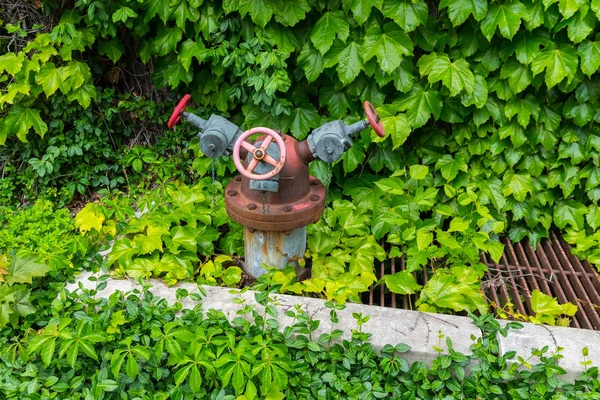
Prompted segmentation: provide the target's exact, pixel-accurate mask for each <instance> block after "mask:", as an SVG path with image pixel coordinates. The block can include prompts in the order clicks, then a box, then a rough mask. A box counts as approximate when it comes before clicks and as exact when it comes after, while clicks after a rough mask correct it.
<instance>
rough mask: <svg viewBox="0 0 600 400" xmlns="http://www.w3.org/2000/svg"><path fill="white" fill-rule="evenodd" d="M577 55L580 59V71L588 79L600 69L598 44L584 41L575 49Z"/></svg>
mask: <svg viewBox="0 0 600 400" xmlns="http://www.w3.org/2000/svg"><path fill="white" fill-rule="evenodd" d="M577 54H579V57H581V70H582V71H583V73H584V74H586V75H587V76H588V77H591V76H592V74H593V73H595V72H596V71H598V68H599V67H600V43H598V42H591V41H589V40H586V41H585V42H583V43H581V44H580V45H579V47H578V48H577Z"/></svg>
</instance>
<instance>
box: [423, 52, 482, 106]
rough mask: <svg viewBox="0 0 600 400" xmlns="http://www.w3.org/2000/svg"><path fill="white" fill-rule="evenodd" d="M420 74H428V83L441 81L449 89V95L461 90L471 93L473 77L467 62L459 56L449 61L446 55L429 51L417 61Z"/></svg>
mask: <svg viewBox="0 0 600 400" xmlns="http://www.w3.org/2000/svg"><path fill="white" fill-rule="evenodd" d="M417 67H419V73H420V74H421V76H425V75H427V76H428V80H429V82H430V83H434V82H438V81H442V83H443V84H444V86H446V87H447V88H448V89H450V95H451V96H456V95H457V94H458V93H460V92H461V91H462V90H464V91H465V92H467V93H472V92H473V89H474V86H475V77H474V76H473V73H472V72H471V70H470V69H469V63H468V62H467V61H465V60H464V59H462V58H460V59H458V60H456V61H454V62H451V61H450V59H449V58H448V56H447V55H445V54H442V55H437V54H436V53H431V54H428V55H426V56H423V57H421V58H420V59H419V61H418V62H417Z"/></svg>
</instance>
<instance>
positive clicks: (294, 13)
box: [275, 0, 312, 26]
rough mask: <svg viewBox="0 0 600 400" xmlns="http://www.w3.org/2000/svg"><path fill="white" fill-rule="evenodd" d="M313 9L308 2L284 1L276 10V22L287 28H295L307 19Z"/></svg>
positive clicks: (303, 0) (302, 0) (300, 0)
mask: <svg viewBox="0 0 600 400" xmlns="http://www.w3.org/2000/svg"><path fill="white" fill-rule="evenodd" d="M311 8H312V7H311V5H310V4H309V3H308V1H307V0H294V1H283V2H281V6H278V7H276V8H275V20H276V21H277V22H279V23H281V24H283V25H285V26H294V25H296V24H297V23H298V22H300V21H302V20H303V19H304V18H306V13H307V12H309V11H310V10H311Z"/></svg>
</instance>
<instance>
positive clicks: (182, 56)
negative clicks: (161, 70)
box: [177, 39, 208, 71]
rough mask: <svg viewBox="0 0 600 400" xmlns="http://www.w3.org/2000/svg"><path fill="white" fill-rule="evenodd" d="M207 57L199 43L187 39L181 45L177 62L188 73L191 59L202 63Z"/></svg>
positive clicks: (205, 51) (201, 44)
mask: <svg viewBox="0 0 600 400" xmlns="http://www.w3.org/2000/svg"><path fill="white" fill-rule="evenodd" d="M207 56H208V54H207V50H206V48H205V47H204V44H203V43H202V42H201V41H200V42H194V41H193V40H192V39H188V40H186V41H185V42H183V43H182V44H181V47H180V50H179V54H178V55H177V60H178V61H179V62H181V65H182V66H183V68H185V70H186V71H189V69H190V66H191V65H192V58H193V57H194V58H196V60H198V62H199V63H202V62H203V61H204V60H206V58H207Z"/></svg>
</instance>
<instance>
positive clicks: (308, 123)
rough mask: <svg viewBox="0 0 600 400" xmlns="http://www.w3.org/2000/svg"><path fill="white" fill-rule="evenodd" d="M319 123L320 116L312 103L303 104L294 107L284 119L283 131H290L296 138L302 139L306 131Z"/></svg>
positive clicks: (306, 133)
mask: <svg viewBox="0 0 600 400" xmlns="http://www.w3.org/2000/svg"><path fill="white" fill-rule="evenodd" d="M320 124H321V118H320V117H319V113H318V112H317V110H316V108H314V107H313V106H312V104H305V105H304V106H302V107H298V108H295V109H294V110H293V111H292V113H291V114H290V117H289V118H288V119H286V123H285V125H284V130H285V131H290V132H292V133H293V134H294V137H295V138H296V139H298V140H303V139H304V138H305V137H306V136H307V135H308V133H309V132H310V131H311V130H312V129H314V128H317V127H318V126H319V125H320Z"/></svg>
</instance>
